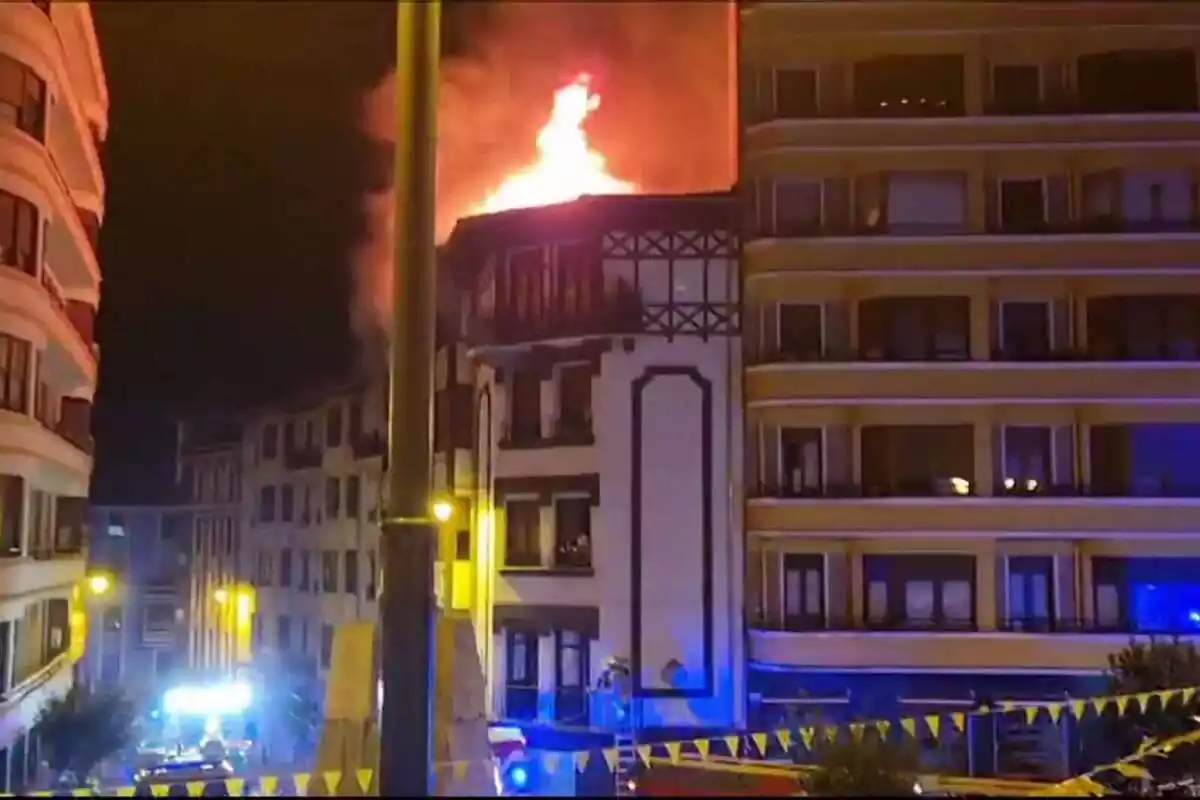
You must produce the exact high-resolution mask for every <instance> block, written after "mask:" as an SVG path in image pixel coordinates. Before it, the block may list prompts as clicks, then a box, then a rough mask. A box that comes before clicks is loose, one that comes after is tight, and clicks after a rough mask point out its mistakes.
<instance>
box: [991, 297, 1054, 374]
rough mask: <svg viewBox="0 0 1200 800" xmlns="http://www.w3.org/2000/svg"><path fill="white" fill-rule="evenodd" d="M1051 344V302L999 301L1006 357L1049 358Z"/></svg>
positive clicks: (1025, 358)
mask: <svg viewBox="0 0 1200 800" xmlns="http://www.w3.org/2000/svg"><path fill="white" fill-rule="evenodd" d="M1052 345H1053V343H1052V342H1051V340H1050V304H1049V303H1044V302H1040V301H1011V300H1005V301H1004V302H1002V303H1001V304H1000V346H1001V350H1002V353H1003V356H1004V357H1005V358H1006V359H1011V360H1014V361H1027V360H1036V359H1043V358H1048V357H1049V356H1050V354H1051V352H1052V351H1053V346H1052Z"/></svg>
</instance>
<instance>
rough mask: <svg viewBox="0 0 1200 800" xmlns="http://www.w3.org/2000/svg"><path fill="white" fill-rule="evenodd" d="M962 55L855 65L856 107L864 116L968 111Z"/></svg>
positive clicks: (896, 58) (894, 58)
mask: <svg viewBox="0 0 1200 800" xmlns="http://www.w3.org/2000/svg"><path fill="white" fill-rule="evenodd" d="M964 74H965V68H964V63H963V57H962V56H960V55H900V56H883V57H881V58H875V59H871V60H869V61H862V62H859V63H857V64H855V65H854V107H855V111H856V112H857V113H858V114H859V115H860V116H864V117H955V116H962V115H963V114H964V113H965V111H966V102H965V98H966V87H965V82H964Z"/></svg>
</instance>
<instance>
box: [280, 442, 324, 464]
mask: <svg viewBox="0 0 1200 800" xmlns="http://www.w3.org/2000/svg"><path fill="white" fill-rule="evenodd" d="M324 455H325V454H324V453H323V452H322V451H321V448H319V447H315V446H309V447H294V448H292V447H290V448H288V449H287V451H286V452H285V453H284V455H283V463H284V466H285V467H286V468H287V469H314V468H316V467H319V466H321V461H322V459H323V458H324Z"/></svg>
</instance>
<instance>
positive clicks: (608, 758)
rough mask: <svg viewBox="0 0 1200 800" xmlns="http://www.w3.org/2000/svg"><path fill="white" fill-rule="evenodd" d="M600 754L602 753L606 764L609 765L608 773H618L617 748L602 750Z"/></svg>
mask: <svg viewBox="0 0 1200 800" xmlns="http://www.w3.org/2000/svg"><path fill="white" fill-rule="evenodd" d="M600 752H601V755H603V756H604V763H605V764H607V765H608V771H609V772H616V771H617V748H615V747H610V748H608V749H606V750H602V751H600Z"/></svg>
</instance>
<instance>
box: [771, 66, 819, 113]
mask: <svg viewBox="0 0 1200 800" xmlns="http://www.w3.org/2000/svg"><path fill="white" fill-rule="evenodd" d="M775 116H776V117H777V118H779V119H808V118H811V117H815V116H817V73H816V70H811V69H777V70H775Z"/></svg>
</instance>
